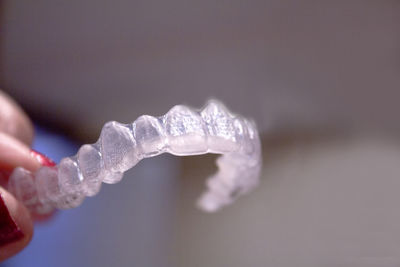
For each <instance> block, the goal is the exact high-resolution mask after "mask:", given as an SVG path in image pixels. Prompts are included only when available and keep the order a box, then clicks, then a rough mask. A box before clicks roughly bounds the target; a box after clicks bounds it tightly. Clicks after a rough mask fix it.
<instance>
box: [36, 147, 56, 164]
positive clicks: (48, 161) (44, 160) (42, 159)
mask: <svg viewBox="0 0 400 267" xmlns="http://www.w3.org/2000/svg"><path fill="white" fill-rule="evenodd" d="M31 156H32V157H34V158H35V159H36V160H37V161H39V163H40V164H41V165H42V166H47V167H52V166H55V165H56V163H55V162H54V161H52V160H51V159H50V158H48V157H47V156H45V155H43V154H42V153H40V152H37V151H36V150H33V149H31Z"/></svg>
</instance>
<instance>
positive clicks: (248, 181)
mask: <svg viewBox="0 0 400 267" xmlns="http://www.w3.org/2000/svg"><path fill="white" fill-rule="evenodd" d="M164 152H169V153H171V154H174V155H180V156H185V155H198V154H205V153H208V152H211V153H220V154H222V156H221V157H219V158H218V159H217V166H218V171H217V173H215V174H214V175H212V176H211V177H210V178H208V180H207V183H206V184H207V188H208V190H207V191H206V192H205V193H204V194H203V195H202V196H201V197H200V199H199V201H198V205H199V207H200V208H201V209H203V210H205V211H209V212H213V211H217V210H218V209H220V208H221V207H223V206H225V205H228V204H230V203H232V202H233V201H234V200H235V199H236V198H237V197H239V196H241V195H243V194H246V193H248V192H249V191H251V190H252V189H253V188H254V187H255V186H256V185H257V184H258V181H259V174H260V170H261V143H260V139H259V136H258V133H257V128H256V125H255V124H254V122H253V121H251V120H247V119H244V118H242V117H240V116H237V115H233V114H232V113H230V112H229V110H228V109H227V108H226V107H225V106H224V105H223V104H222V103H220V102H218V101H210V102H208V104H207V105H206V106H205V107H204V108H203V109H202V110H201V112H198V111H195V110H193V109H191V108H188V107H186V106H181V105H178V106H175V107H173V108H172V109H171V110H170V111H169V112H168V113H167V114H166V115H164V116H161V117H159V118H156V117H152V116H148V115H144V116H141V117H139V118H138V119H137V120H136V121H134V122H133V123H131V124H121V123H118V122H115V121H113V122H108V123H106V124H105V125H104V127H103V129H102V131H101V134H100V138H99V140H98V141H97V143H95V144H91V145H83V146H82V147H81V148H80V149H79V151H78V153H77V155H76V156H72V157H67V158H64V159H62V160H61V162H60V163H59V164H58V165H57V166H55V167H41V168H40V169H39V170H38V171H36V172H35V173H31V172H29V171H27V170H24V169H22V168H16V169H15V170H14V172H13V173H12V175H11V176H10V179H9V185H8V188H9V190H10V191H11V192H12V193H13V194H14V195H15V196H16V198H18V199H19V200H20V201H21V202H23V203H24V204H25V205H26V206H27V207H28V208H29V209H30V210H31V211H32V212H33V213H39V214H42V213H49V212H51V211H52V210H53V209H54V208H59V209H68V208H74V207H76V206H79V205H80V204H81V203H82V201H83V200H84V198H85V196H93V195H95V194H97V193H98V192H99V190H100V187H101V183H102V182H104V183H109V184H112V183H116V182H119V181H120V180H121V179H122V177H123V172H125V171H126V170H128V169H129V168H132V167H133V166H135V165H136V164H137V163H138V161H139V160H141V159H143V158H148V157H153V156H156V155H158V154H161V153H164Z"/></svg>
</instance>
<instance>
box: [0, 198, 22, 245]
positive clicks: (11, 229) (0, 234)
mask: <svg viewBox="0 0 400 267" xmlns="http://www.w3.org/2000/svg"><path fill="white" fill-rule="evenodd" d="M23 237H24V233H23V232H22V231H21V229H20V228H19V227H18V225H17V224H16V223H15V221H14V219H13V218H12V217H11V215H10V212H9V211H8V208H7V206H6V203H4V199H3V196H2V195H1V194H0V247H2V246H5V245H8V244H10V243H12V242H15V241H18V240H20V239H22V238H23Z"/></svg>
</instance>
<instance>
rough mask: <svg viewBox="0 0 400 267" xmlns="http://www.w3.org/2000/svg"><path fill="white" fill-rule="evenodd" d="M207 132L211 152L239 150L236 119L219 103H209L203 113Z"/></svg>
mask: <svg viewBox="0 0 400 267" xmlns="http://www.w3.org/2000/svg"><path fill="white" fill-rule="evenodd" d="M201 117H202V118H203V120H204V122H205V124H206V127H207V130H208V136H207V143H208V148H209V149H210V151H211V152H216V153H225V152H232V151H235V150H236V149H237V148H238V144H237V142H236V133H235V129H234V127H235V125H234V118H233V116H232V115H231V114H230V113H229V111H228V109H227V108H226V107H225V106H224V105H223V104H222V103H220V102H218V101H215V100H213V101H209V102H208V104H207V105H206V106H205V107H204V109H203V110H202V111H201Z"/></svg>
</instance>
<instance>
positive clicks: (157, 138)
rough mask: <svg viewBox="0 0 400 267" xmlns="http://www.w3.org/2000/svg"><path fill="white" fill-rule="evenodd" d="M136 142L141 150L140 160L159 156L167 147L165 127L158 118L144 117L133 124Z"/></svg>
mask: <svg viewBox="0 0 400 267" xmlns="http://www.w3.org/2000/svg"><path fill="white" fill-rule="evenodd" d="M132 129H133V133H134V137H135V140H136V142H137V147H138V150H139V154H140V157H139V158H147V157H153V156H156V155H159V154H161V153H163V152H164V149H165V147H166V135H165V131H164V127H163V125H162V123H161V122H160V120H159V119H158V118H155V117H152V116H148V115H143V116H140V117H139V118H137V119H136V121H134V122H133V124H132Z"/></svg>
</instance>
